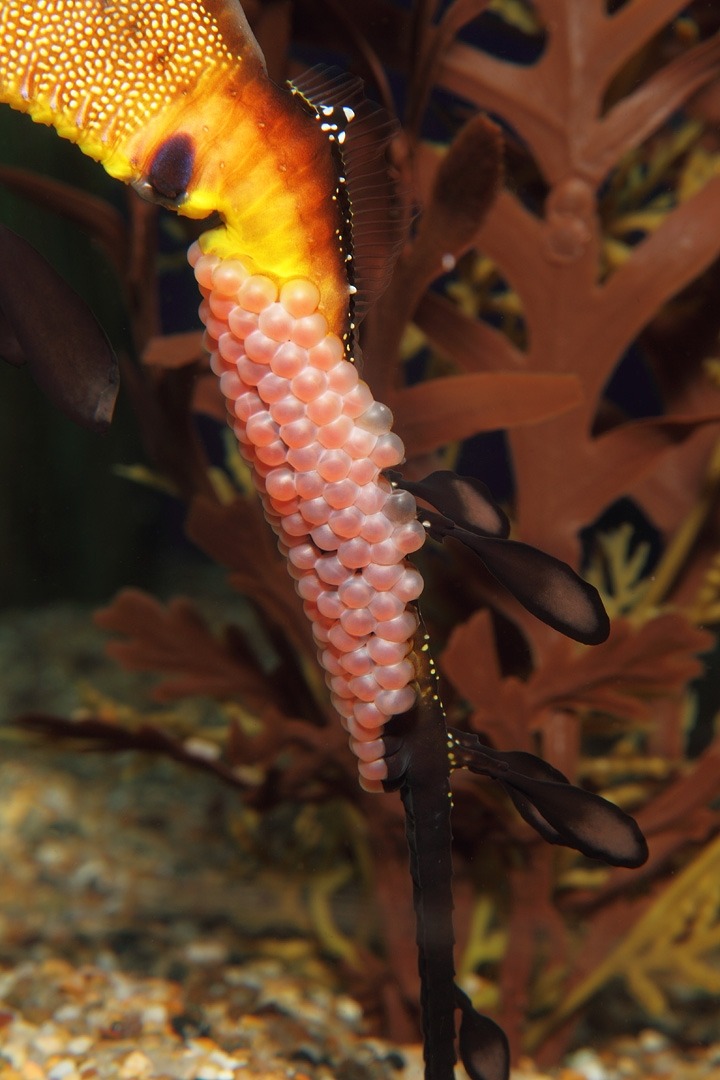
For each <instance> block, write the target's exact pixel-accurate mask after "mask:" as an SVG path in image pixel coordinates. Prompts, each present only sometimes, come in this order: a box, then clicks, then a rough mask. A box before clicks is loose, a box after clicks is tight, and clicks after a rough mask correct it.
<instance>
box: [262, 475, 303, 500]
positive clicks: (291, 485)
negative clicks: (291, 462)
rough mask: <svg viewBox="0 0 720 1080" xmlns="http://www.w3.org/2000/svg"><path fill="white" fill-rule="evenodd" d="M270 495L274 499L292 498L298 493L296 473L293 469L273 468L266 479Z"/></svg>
mask: <svg viewBox="0 0 720 1080" xmlns="http://www.w3.org/2000/svg"><path fill="white" fill-rule="evenodd" d="M265 487H266V489H267V493H268V495H271V496H272V497H273V499H280V500H283V499H292V498H294V496H295V495H296V494H297V492H296V490H295V474H294V472H293V471H292V469H285V468H282V467H281V468H279V469H273V470H272V472H270V473H268V475H267V478H266V480H265Z"/></svg>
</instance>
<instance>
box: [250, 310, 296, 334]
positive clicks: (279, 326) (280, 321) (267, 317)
mask: <svg viewBox="0 0 720 1080" xmlns="http://www.w3.org/2000/svg"><path fill="white" fill-rule="evenodd" d="M258 326H259V327H260V329H261V330H262V332H263V334H266V335H267V336H268V337H269V338H272V339H273V341H277V342H283V341H289V340H290V333H291V331H292V327H293V320H292V316H291V315H290V314H289V313H288V311H287V309H286V308H285V306H284V304H282V303H279V304H268V306H267V307H266V308H263V310H262V311H261V312H260V314H259V316H258Z"/></svg>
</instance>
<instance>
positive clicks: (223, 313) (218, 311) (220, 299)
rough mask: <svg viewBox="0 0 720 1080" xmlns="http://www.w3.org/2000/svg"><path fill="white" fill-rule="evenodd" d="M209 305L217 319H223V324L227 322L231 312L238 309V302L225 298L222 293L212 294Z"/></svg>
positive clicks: (232, 298)
mask: <svg viewBox="0 0 720 1080" xmlns="http://www.w3.org/2000/svg"><path fill="white" fill-rule="evenodd" d="M208 304H209V305H210V310H211V311H212V313H213V315H214V316H215V318H216V319H222V321H223V322H227V320H228V315H229V314H230V312H231V311H233V310H234V308H235V307H237V302H236V301H235V299H234V297H230V296H223V295H222V293H218V292H211V293H210V295H209V296H208Z"/></svg>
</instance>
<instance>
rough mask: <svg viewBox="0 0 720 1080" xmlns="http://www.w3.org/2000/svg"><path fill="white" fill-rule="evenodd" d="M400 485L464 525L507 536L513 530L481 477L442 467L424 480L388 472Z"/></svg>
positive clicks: (479, 530)
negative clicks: (411, 478)
mask: <svg viewBox="0 0 720 1080" xmlns="http://www.w3.org/2000/svg"><path fill="white" fill-rule="evenodd" d="M387 475H388V476H389V477H390V479H391V480H392V481H393V482H394V483H396V484H398V486H399V487H401V488H404V489H405V491H409V492H410V493H411V494H412V495H414V496H415V498H416V499H422V500H423V501H424V502H427V503H430V505H431V506H434V507H435V509H436V510H439V511H440V513H441V514H443V515H444V516H445V517H446V518H449V519H451V520H452V521H454V522H455V523H456V524H457V525H460V526H461V527H462V528H465V529H470V530H471V531H474V530H477V531H478V532H480V533H482V534H483V535H484V536H494V537H498V538H504V537H506V536H508V534H509V532H510V522H509V521H508V519H507V516H506V514H505V512H504V511H503V510H502V509H501V508H500V507H499V506H498V504H497V503H496V502H495V500H494V499H493V497H492V495H491V494H490V490H489V489H488V488H487V487H486V486H485V484H483V483H482V482H481V481H480V480H475V479H473V478H472V477H469V476H458V475H457V473H454V472H450V471H449V470H446V469H441V470H439V471H438V472H433V473H430V475H429V476H426V477H425V478H424V479H423V480H418V481H412V480H406V479H405V478H404V477H402V476H400V474H399V473H388V474H387Z"/></svg>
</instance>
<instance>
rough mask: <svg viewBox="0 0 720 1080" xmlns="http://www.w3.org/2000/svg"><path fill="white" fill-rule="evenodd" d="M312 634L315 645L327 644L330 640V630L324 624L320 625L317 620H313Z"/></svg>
mask: <svg viewBox="0 0 720 1080" xmlns="http://www.w3.org/2000/svg"><path fill="white" fill-rule="evenodd" d="M312 635H313V638H314V639H315V643H316V645H327V643H328V642H329V641H330V636H329V635H330V631H329V630H328V629H327V627H325V626H321V625H320V624H319V623H317V622H313V625H312Z"/></svg>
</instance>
